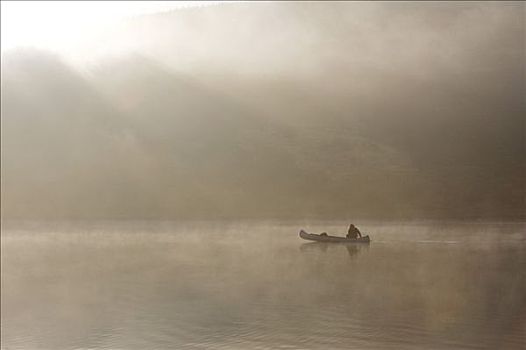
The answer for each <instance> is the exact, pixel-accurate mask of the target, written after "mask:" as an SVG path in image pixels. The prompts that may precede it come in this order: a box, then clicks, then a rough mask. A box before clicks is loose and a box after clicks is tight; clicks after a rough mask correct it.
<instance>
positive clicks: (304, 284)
mask: <svg viewBox="0 0 526 350" xmlns="http://www.w3.org/2000/svg"><path fill="white" fill-rule="evenodd" d="M300 228H305V229H308V230H310V231H314V232H315V231H322V230H327V231H330V232H337V231H338V230H340V231H341V230H342V229H344V228H345V223H318V224H315V225H312V224H311V225H308V226H307V225H299V224H291V223H273V224H268V223H266V224H261V223H258V224H255V223H252V224H249V223H217V222H215V223H196V222H194V223H184V224H181V223H179V224H176V223H171V222H128V223H122V222H121V223H111V222H106V223H104V222H99V223H69V224H65V223H63V224H49V223H48V224H45V225H44V224H36V223H33V224H27V223H25V224H21V223H19V224H9V225H6V226H5V227H4V228H3V231H2V294H1V298H2V299H1V303H2V304H1V306H2V320H1V321H2V322H1V326H2V329H1V330H2V333H1V336H2V348H5V349H71V348H95V349H110V348H111V349H115V348H119V349H150V348H156V349H172V348H177V349H276V348H287V349H389V348H391V349H400V348H403V349H422V348H427V349H451V348H474V349H523V348H524V347H525V344H526V336H525V332H524V329H525V327H526V312H525V310H526V272H525V269H524V266H526V234H525V227H524V224H448V225H444V224H442V225H437V224H411V225H408V224H400V223H398V224H393V223H390V224H377V223H370V224H368V225H363V228H364V229H366V231H367V232H368V233H369V234H370V235H371V237H372V239H373V241H372V242H371V244H370V245H348V244H328V243H317V242H313V243H306V241H302V240H301V239H300V238H299V237H298V231H299V229H300ZM360 228H362V226H360Z"/></svg>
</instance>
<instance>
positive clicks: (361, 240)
mask: <svg viewBox="0 0 526 350" xmlns="http://www.w3.org/2000/svg"><path fill="white" fill-rule="evenodd" d="M300 237H301V238H303V239H306V240H308V241H317V242H334V243H369V242H370V241H371V240H370V239H369V236H368V235H367V236H363V237H361V238H346V237H336V236H325V235H323V236H322V235H317V234H314V233H307V232H305V231H303V230H301V231H300Z"/></svg>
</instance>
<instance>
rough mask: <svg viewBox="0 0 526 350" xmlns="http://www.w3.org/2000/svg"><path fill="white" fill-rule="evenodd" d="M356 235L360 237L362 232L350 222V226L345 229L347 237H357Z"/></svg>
mask: <svg viewBox="0 0 526 350" xmlns="http://www.w3.org/2000/svg"><path fill="white" fill-rule="evenodd" d="M358 236H360V238H362V233H361V232H360V230H358V228H357V227H356V226H354V224H351V226H349V230H347V236H346V237H347V238H352V239H357V238H358Z"/></svg>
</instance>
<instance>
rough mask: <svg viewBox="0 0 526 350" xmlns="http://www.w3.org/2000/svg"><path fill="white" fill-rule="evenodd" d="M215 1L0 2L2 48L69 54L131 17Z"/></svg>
mask: <svg viewBox="0 0 526 350" xmlns="http://www.w3.org/2000/svg"><path fill="white" fill-rule="evenodd" d="M215 3H217V1H210V2H203V1H2V3H1V9H2V50H8V49H11V48H14V47H17V46H34V47H38V48H45V49H50V50H57V51H59V52H62V53H66V54H72V53H73V51H74V50H75V49H78V46H79V45H87V44H88V45H89V44H92V45H93V44H95V43H94V42H95V41H97V40H100V39H101V38H102V37H103V36H104V34H105V31H106V30H108V28H109V27H111V26H113V25H116V24H117V23H119V22H121V21H123V20H126V19H130V18H133V17H134V16H139V15H144V14H150V13H156V12H163V11H168V10H174V9H179V8H187V7H200V6H207V5H213V4H215Z"/></svg>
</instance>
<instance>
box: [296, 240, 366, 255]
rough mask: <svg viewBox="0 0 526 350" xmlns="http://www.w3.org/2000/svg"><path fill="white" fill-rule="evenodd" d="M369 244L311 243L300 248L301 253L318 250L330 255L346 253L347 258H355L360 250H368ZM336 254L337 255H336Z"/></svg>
mask: <svg viewBox="0 0 526 350" xmlns="http://www.w3.org/2000/svg"><path fill="white" fill-rule="evenodd" d="M368 249H369V244H362V243H326V242H311V243H304V244H302V245H301V246H300V250H301V251H302V252H309V251H315V250H318V251H320V252H323V253H327V252H329V253H330V254H332V253H334V251H347V253H348V254H349V258H351V259H352V258H353V257H355V256H356V255H357V254H358V253H359V252H361V251H362V250H368ZM336 254H337V253H336Z"/></svg>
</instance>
